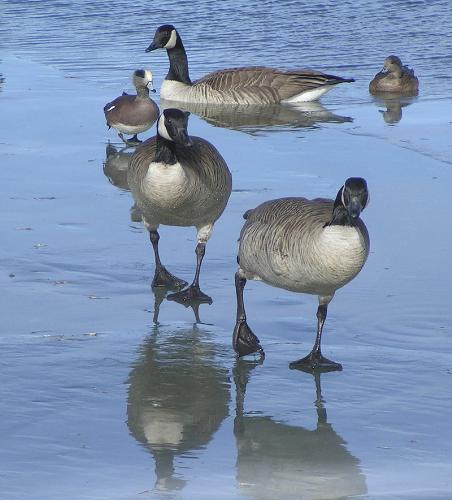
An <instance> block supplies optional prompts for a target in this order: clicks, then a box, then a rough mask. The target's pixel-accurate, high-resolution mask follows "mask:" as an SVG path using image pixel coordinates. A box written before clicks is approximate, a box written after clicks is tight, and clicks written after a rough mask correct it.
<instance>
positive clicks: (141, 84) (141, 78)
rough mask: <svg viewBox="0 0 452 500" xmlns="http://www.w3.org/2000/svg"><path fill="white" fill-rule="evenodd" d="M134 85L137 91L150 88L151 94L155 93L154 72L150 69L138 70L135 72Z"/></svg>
mask: <svg viewBox="0 0 452 500" xmlns="http://www.w3.org/2000/svg"><path fill="white" fill-rule="evenodd" d="M132 80H133V85H134V86H135V88H136V89H139V88H146V87H147V88H148V89H149V90H150V91H151V92H155V88H154V86H153V79H152V72H151V71H150V70H149V69H137V70H135V71H134V72H133V78H132Z"/></svg>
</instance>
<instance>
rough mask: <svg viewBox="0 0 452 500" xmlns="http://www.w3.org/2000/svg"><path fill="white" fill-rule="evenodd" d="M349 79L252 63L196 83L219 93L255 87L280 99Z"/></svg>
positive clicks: (264, 93)
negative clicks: (252, 64) (253, 64)
mask: <svg viewBox="0 0 452 500" xmlns="http://www.w3.org/2000/svg"><path fill="white" fill-rule="evenodd" d="M349 81H353V80H352V79H344V78H340V77H337V76H334V75H327V74H325V73H321V72H319V71H312V70H304V69H300V70H293V71H285V70H278V69H273V68H266V67H263V66H250V67H246V68H230V69H226V70H220V71H215V72H213V73H209V74H208V75H206V76H204V77H203V78H201V79H199V80H196V81H195V82H194V83H193V85H196V86H207V87H209V88H211V89H212V90H215V91H218V92H225V91H236V92H240V91H241V90H247V91H249V90H250V89H253V93H259V94H261V95H263V96H267V97H269V98H273V99H275V100H276V102H279V101H281V100H284V99H288V98H290V97H293V96H295V95H297V94H300V93H301V92H304V91H307V90H312V89H315V88H318V87H320V86H322V85H335V84H336V83H341V82H349Z"/></svg>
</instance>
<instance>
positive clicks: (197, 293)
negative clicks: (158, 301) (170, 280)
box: [167, 243, 212, 304]
mask: <svg viewBox="0 0 452 500" xmlns="http://www.w3.org/2000/svg"><path fill="white" fill-rule="evenodd" d="M195 252H196V272H195V277H194V278H193V283H192V284H191V285H190V286H189V287H188V288H186V289H185V290H181V291H180V292H176V293H171V294H170V295H168V297H167V299H168V300H174V301H176V302H179V303H182V304H184V303H189V302H199V303H207V304H212V298H211V297H209V296H208V295H206V294H205V293H203V292H201V289H200V288H199V273H200V271H201V263H202V259H203V258H204V254H205V253H206V244H205V243H198V244H197V245H196V250H195Z"/></svg>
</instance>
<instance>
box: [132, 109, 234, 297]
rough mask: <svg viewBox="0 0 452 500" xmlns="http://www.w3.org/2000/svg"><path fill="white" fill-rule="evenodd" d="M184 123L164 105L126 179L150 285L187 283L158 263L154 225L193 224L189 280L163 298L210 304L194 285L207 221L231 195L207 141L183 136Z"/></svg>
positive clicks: (223, 166) (183, 116)
mask: <svg viewBox="0 0 452 500" xmlns="http://www.w3.org/2000/svg"><path fill="white" fill-rule="evenodd" d="M187 123H188V113H185V112H183V111H181V110H179V109H171V108H170V109H165V110H164V111H163V113H162V114H161V115H160V118H159V119H158V122H157V136H156V137H153V138H152V139H148V140H147V141H145V142H144V143H143V144H142V145H141V146H139V147H138V148H137V150H136V152H135V153H134V155H133V157H132V159H131V161H130V165H129V170H128V174H127V179H128V183H129V187H130V189H131V191H132V194H133V197H134V198H135V201H136V203H137V205H138V207H139V208H140V210H141V212H142V216H143V222H144V224H145V226H146V228H147V229H148V231H149V234H150V239H151V243H152V247H153V249H154V255H155V266H156V268H155V275H154V280H153V282H152V285H153V286H164V287H167V288H176V289H177V288H183V287H184V286H185V285H187V283H186V282H185V281H184V280H181V279H179V278H177V277H175V276H173V275H172V274H171V273H169V272H168V271H167V270H166V268H165V267H164V266H163V265H162V263H161V262H160V257H159V252H158V242H159V238H160V236H159V233H158V231H157V230H158V227H159V225H160V224H164V225H168V226H195V227H196V229H197V231H198V235H197V245H196V257H197V264H196V273H195V277H194V279H193V283H192V284H191V285H190V286H189V287H188V288H187V289H185V290H183V291H180V292H178V293H173V294H171V295H168V297H167V298H168V299H170V300H176V301H178V302H191V301H198V302H208V303H211V302H212V299H211V298H210V297H209V296H208V295H205V294H204V293H203V292H201V290H200V289H199V272H200V268H201V263H202V259H203V257H204V253H205V247H206V243H207V240H208V239H209V237H210V234H211V232H212V228H213V225H214V223H215V221H216V220H217V219H218V218H219V217H220V215H221V214H222V213H223V210H224V209H225V207H226V204H227V202H228V199H229V196H230V194H231V183H232V182H231V173H230V172H229V169H228V166H227V165H226V162H225V161H224V159H223V158H222V156H221V155H220V153H219V152H218V151H217V150H216V149H215V147H214V146H213V145H212V144H210V143H209V142H207V141H206V140H204V139H201V138H200V137H195V136H189V135H188V132H187Z"/></svg>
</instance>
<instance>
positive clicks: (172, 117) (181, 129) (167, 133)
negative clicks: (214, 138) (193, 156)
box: [157, 108, 193, 146]
mask: <svg viewBox="0 0 452 500" xmlns="http://www.w3.org/2000/svg"><path fill="white" fill-rule="evenodd" d="M189 115H190V113H186V112H185V111H181V110H180V109H176V108H168V109H165V110H164V111H163V113H162V114H161V115H160V118H159V121H158V124H157V134H158V135H159V136H160V137H163V138H164V139H166V140H167V141H172V142H175V143H176V144H180V145H182V146H191V145H192V144H193V141H192V140H191V139H190V137H189V135H188V131H187V125H188V117H189Z"/></svg>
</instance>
